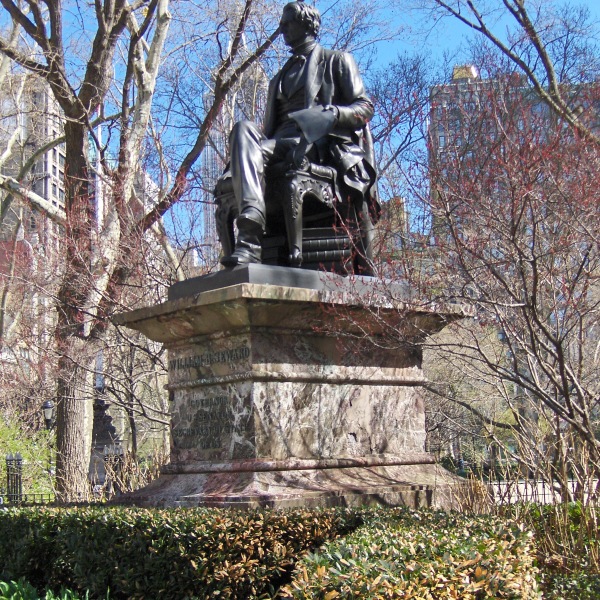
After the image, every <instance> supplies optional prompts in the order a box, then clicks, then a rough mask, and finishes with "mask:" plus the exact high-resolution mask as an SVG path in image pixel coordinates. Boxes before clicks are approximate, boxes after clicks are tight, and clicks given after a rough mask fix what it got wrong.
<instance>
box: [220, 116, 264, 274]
mask: <svg viewBox="0 0 600 600" xmlns="http://www.w3.org/2000/svg"><path fill="white" fill-rule="evenodd" d="M265 139H266V138H265V136H264V135H263V134H262V132H261V131H260V129H259V128H258V126H257V125H256V124H255V123H252V122H250V121H240V122H239V123H236V124H235V125H234V127H233V129H232V131H231V136H230V153H231V182H232V184H233V193H234V194H235V197H236V199H237V201H238V204H239V216H238V218H237V221H236V223H237V227H238V237H237V240H236V243H235V251H234V253H233V255H232V257H225V259H224V261H223V264H225V265H226V266H230V265H233V266H234V265H235V264H239V263H243V262H260V260H261V241H262V236H263V232H264V229H265V219H266V208H265V200H264V170H265V159H264V156H263V149H262V142H263V141H265Z"/></svg>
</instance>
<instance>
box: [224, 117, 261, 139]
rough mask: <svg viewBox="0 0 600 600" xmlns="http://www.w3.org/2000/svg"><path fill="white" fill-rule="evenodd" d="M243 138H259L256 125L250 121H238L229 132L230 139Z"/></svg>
mask: <svg viewBox="0 0 600 600" xmlns="http://www.w3.org/2000/svg"><path fill="white" fill-rule="evenodd" d="M244 137H252V138H255V139H259V138H260V130H259V128H258V125H257V124H256V123H253V122H252V121H238V122H237V123H236V124H235V125H234V126H233V129H232V130H231V139H232V140H234V139H240V138H244Z"/></svg>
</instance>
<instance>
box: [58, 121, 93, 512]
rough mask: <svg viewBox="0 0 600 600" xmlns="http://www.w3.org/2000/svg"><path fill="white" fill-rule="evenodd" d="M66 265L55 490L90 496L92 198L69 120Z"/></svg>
mask: <svg viewBox="0 0 600 600" xmlns="http://www.w3.org/2000/svg"><path fill="white" fill-rule="evenodd" d="M65 138H66V148H65V153H66V165H65V167H66V172H65V188H66V205H65V210H66V213H67V219H66V231H65V236H64V244H65V248H64V252H65V270H64V274H63V278H62V283H61V286H60V290H59V292H58V298H57V309H58V318H57V325H56V343H57V351H58V355H59V359H58V366H59V372H58V379H57V421H56V426H57V441H56V443H57V463H56V472H57V493H58V496H59V498H60V499H61V500H67V501H76V500H82V499H85V498H86V497H87V493H88V488H89V486H88V481H87V474H88V465H89V458H90V457H89V454H90V442H91V439H90V442H88V438H89V437H90V432H91V423H90V419H89V416H90V415H91V414H93V411H92V401H93V394H92V393H91V391H92V390H93V382H92V380H91V378H92V376H93V372H94V368H93V367H94V360H95V354H96V352H95V346H96V345H95V344H94V343H93V341H92V340H90V339H88V338H87V335H88V332H89V329H90V321H89V319H90V317H89V312H86V310H85V308H86V305H87V303H88V297H89V294H90V292H91V291H92V289H93V287H94V280H93V276H92V273H91V264H92V233H93V231H94V226H95V216H96V215H95V210H94V199H93V198H92V197H91V196H90V193H89V191H90V181H89V176H90V174H89V169H88V161H87V131H86V128H85V126H84V125H83V124H82V123H81V122H76V121H74V120H67V121H66V123H65Z"/></svg>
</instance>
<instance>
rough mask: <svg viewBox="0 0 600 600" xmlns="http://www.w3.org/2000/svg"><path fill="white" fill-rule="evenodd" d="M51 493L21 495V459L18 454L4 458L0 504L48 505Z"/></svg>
mask: <svg viewBox="0 0 600 600" xmlns="http://www.w3.org/2000/svg"><path fill="white" fill-rule="evenodd" d="M54 499H55V498H54V494H51V493H23V457H22V456H21V454H19V453H18V452H17V453H16V454H8V455H7V456H6V488H4V489H2V488H0V504H48V503H50V502H54Z"/></svg>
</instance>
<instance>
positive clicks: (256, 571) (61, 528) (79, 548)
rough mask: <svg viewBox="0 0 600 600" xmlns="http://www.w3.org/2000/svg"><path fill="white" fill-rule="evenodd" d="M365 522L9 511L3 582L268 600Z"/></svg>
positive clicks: (295, 515)
mask: <svg viewBox="0 0 600 600" xmlns="http://www.w3.org/2000/svg"><path fill="white" fill-rule="evenodd" d="M359 519H360V514H359V513H358V512H357V511H352V510H344V509H339V510H326V511H318V510H302V509H296V510H289V511H285V512H279V511H248V512H235V511H227V510H218V509H168V510H158V509H140V508H129V507H128V508H123V507H118V508H116V507H110V508H108V507H86V508H81V507H79V508H44V509H34V508H21V509H8V510H2V511H0V581H1V580H3V581H11V580H14V581H16V580H18V579H20V578H23V579H25V580H27V581H28V582H29V583H31V584H32V585H34V586H35V587H36V588H37V589H43V588H45V587H46V586H50V587H51V588H52V589H59V588H60V587H62V586H64V587H68V588H70V589H73V590H75V591H78V592H81V593H85V592H86V591H89V594H90V597H92V598H105V597H106V594H107V591H109V592H110V597H111V598H115V599H117V598H178V599H183V598H196V597H198V598H213V597H218V598H240V599H242V598H244V599H245V598H249V599H250V598H261V597H263V598H268V597H271V596H272V595H273V594H274V593H275V590H276V589H277V587H279V585H280V583H281V581H282V579H283V578H284V577H285V575H286V573H288V572H289V570H290V569H291V567H292V566H293V564H294V562H295V561H296V560H297V558H298V557H300V556H302V554H303V553H304V552H306V551H307V550H309V549H311V548H316V547H318V546H319V545H321V544H323V543H324V542H325V541H326V540H329V539H332V538H334V537H336V536H337V535H338V534H341V533H346V532H347V531H349V530H350V529H352V528H354V527H355V526H356V525H357V524H358V523H359Z"/></svg>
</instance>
